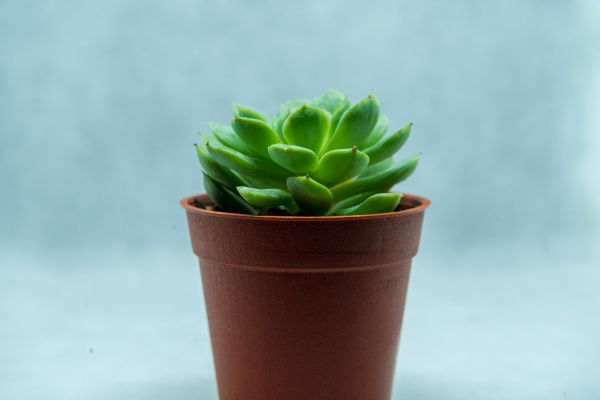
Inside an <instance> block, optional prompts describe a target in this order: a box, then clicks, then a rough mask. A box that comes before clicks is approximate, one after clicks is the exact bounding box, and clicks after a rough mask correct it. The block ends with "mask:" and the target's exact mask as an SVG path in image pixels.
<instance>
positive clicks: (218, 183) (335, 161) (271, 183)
mask: <svg viewBox="0 0 600 400" xmlns="http://www.w3.org/2000/svg"><path fill="white" fill-rule="evenodd" d="M209 125H210V130H211V132H210V133H203V134H201V136H200V138H201V139H200V143H199V144H197V145H195V146H196V150H197V153H198V158H199V159H200V163H201V164H202V169H203V173H204V186H205V189H206V191H207V193H208V195H209V196H210V198H211V199H212V200H213V201H214V203H215V205H216V206H217V207H218V208H219V209H221V210H223V211H227V212H234V213H243V214H255V215H256V214H279V215H280V214H289V215H359V214H377V213H382V212H390V211H393V210H394V209H396V207H397V206H398V204H399V202H400V199H401V196H402V195H401V194H400V193H388V190H390V189H391V188H392V186H394V185H395V184H396V183H398V182H400V181H403V180H404V179H406V178H407V177H408V176H409V175H410V174H411V173H412V172H413V171H414V170H415V168H416V167H417V163H418V162H419V158H420V155H419V154H415V155H412V156H409V157H408V158H406V159H404V160H403V161H395V160H393V158H392V157H393V155H394V154H395V153H396V152H397V151H398V150H399V149H400V148H401V147H402V145H404V143H405V142H406V140H407V139H408V136H409V134H410V130H411V127H412V124H408V125H406V126H404V127H403V128H400V129H399V130H398V131H396V132H395V133H393V134H391V135H388V136H386V135H385V132H386V130H387V127H388V119H387V117H385V116H380V115H379V102H378V101H377V99H376V98H375V96H373V95H369V96H368V97H367V98H366V99H364V100H362V101H360V102H358V103H356V104H354V105H351V103H350V100H349V99H348V97H347V96H345V95H344V94H342V93H340V92H337V91H335V90H328V91H326V92H325V93H324V94H323V95H322V96H321V97H318V98H316V99H314V100H312V101H301V100H296V99H293V100H289V101H287V102H285V103H284V104H283V105H282V106H281V107H280V110H279V113H278V114H276V115H275V116H273V117H267V116H266V115H265V114H263V113H261V112H259V111H256V110H253V109H250V108H248V107H243V106H239V105H238V106H235V115H234V118H233V120H232V121H231V125H230V126H227V125H223V124H219V123H211V124H209Z"/></svg>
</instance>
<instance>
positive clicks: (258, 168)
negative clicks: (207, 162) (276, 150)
mask: <svg viewBox="0 0 600 400" xmlns="http://www.w3.org/2000/svg"><path fill="white" fill-rule="evenodd" d="M206 148H207V150H208V153H209V154H210V155H211V156H212V158H213V159H214V160H215V161H217V162H218V163H220V164H221V165H223V166H225V167H226V168H231V169H232V170H234V171H237V172H240V173H242V174H244V175H248V176H254V177H257V178H261V177H273V176H285V174H286V173H285V171H284V170H282V169H281V168H280V167H278V166H277V165H276V164H272V165H271V163H268V162H266V161H263V160H260V159H258V158H253V157H250V156H247V155H245V154H242V153H240V152H238V151H235V150H232V149H230V148H228V147H225V146H219V145H215V144H213V143H211V142H208V143H207V144H206ZM273 166H274V167H275V168H273Z"/></svg>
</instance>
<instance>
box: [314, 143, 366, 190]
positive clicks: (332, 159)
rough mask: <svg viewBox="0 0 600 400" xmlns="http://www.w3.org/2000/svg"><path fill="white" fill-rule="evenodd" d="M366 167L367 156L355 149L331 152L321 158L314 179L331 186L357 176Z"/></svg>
mask: <svg viewBox="0 0 600 400" xmlns="http://www.w3.org/2000/svg"><path fill="white" fill-rule="evenodd" d="M367 165H369V156H368V155H366V154H365V153H363V152H362V151H359V150H357V149H356V147H353V148H351V149H338V150H331V151H329V152H327V153H325V154H324V155H323V157H321V160H320V161H319V168H317V170H316V171H315V173H314V177H315V179H316V180H318V181H319V182H321V183H322V184H324V185H325V186H333V185H335V184H337V183H340V182H343V181H345V180H348V179H350V178H353V177H355V176H357V175H359V174H360V173H361V172H362V171H364V170H365V168H367Z"/></svg>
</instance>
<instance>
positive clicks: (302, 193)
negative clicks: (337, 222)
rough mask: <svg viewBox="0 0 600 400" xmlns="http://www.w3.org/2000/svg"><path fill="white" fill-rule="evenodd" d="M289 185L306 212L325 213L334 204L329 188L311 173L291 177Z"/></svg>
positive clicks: (289, 188) (294, 196)
mask: <svg viewBox="0 0 600 400" xmlns="http://www.w3.org/2000/svg"><path fill="white" fill-rule="evenodd" d="M287 186H288V190H289V191H290V194H291V195H292V198H293V199H294V201H295V202H296V204H298V207H300V209H301V210H302V211H303V212H304V213H306V214H309V215H322V214H325V213H326V212H327V210H329V208H330V207H331V205H332V204H333V196H332V195H331V192H330V191H329V189H327V188H326V187H325V186H323V185H321V184H320V183H319V182H317V181H315V180H314V179H312V178H311V177H310V176H309V175H306V176H292V177H289V178H288V179H287Z"/></svg>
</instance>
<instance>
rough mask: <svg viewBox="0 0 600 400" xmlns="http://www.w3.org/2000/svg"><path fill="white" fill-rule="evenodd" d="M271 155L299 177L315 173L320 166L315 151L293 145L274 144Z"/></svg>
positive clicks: (270, 151) (270, 150)
mask: <svg viewBox="0 0 600 400" xmlns="http://www.w3.org/2000/svg"><path fill="white" fill-rule="evenodd" d="M269 155H270V156H271V159H272V160H273V161H275V162H276V163H277V164H279V165H281V166H282V167H284V168H286V169H288V170H290V171H292V172H293V173H294V174H298V175H300V174H307V173H309V172H312V171H314V169H315V168H316V167H317V165H318V164H319V159H318V158H317V155H316V154H315V152H314V151H312V150H310V149H306V148H304V147H299V146H294V145H291V144H272V145H271V146H269Z"/></svg>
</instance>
